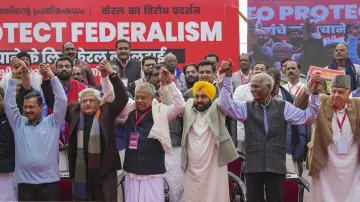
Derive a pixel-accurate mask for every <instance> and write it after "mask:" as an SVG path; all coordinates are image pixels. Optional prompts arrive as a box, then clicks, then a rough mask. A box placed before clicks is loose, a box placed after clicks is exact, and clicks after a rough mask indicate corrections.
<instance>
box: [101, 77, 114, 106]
mask: <svg viewBox="0 0 360 202" xmlns="http://www.w3.org/2000/svg"><path fill="white" fill-rule="evenodd" d="M100 83H101V86H102V90H103V93H104V96H103V97H102V98H101V101H102V102H103V103H105V102H108V103H110V102H113V101H114V99H115V93H114V87H113V85H112V84H111V82H110V79H109V77H108V76H107V77H101V78H100Z"/></svg>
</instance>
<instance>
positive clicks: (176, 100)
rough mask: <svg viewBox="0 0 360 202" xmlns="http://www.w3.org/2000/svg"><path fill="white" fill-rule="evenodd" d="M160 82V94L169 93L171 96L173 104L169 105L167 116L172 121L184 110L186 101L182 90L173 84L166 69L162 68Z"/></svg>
mask: <svg viewBox="0 0 360 202" xmlns="http://www.w3.org/2000/svg"><path fill="white" fill-rule="evenodd" d="M160 82H161V89H160V92H161V93H160V94H162V93H165V92H166V91H169V92H170V94H171V98H172V101H171V102H172V103H171V104H170V105H169V104H168V105H167V107H168V110H167V111H168V113H167V116H168V120H169V121H171V120H172V119H174V118H175V117H176V116H177V115H179V114H180V113H181V112H182V111H183V110H184V108H185V100H184V98H183V96H182V94H181V92H180V90H179V89H178V88H177V87H176V84H175V83H174V82H173V80H172V76H171V74H170V72H169V71H168V70H167V69H166V68H164V67H163V68H161V72H160ZM165 99H168V98H165ZM165 102H168V101H165Z"/></svg>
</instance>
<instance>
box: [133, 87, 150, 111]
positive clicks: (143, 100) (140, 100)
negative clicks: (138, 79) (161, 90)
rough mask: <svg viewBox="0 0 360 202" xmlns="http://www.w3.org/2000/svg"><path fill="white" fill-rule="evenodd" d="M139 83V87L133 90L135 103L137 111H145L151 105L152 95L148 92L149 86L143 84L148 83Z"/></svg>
mask: <svg viewBox="0 0 360 202" xmlns="http://www.w3.org/2000/svg"><path fill="white" fill-rule="evenodd" d="M140 85H142V86H141V88H139V89H138V90H137V91H136V92H135V105H136V109H137V110H138V111H139V112H145V111H146V110H148V109H149V108H150V107H151V104H152V100H153V99H154V96H153V95H152V94H151V93H150V87H147V86H145V85H150V84H149V83H144V84H140Z"/></svg>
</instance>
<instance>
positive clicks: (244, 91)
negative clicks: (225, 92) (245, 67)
mask: <svg viewBox="0 0 360 202" xmlns="http://www.w3.org/2000/svg"><path fill="white" fill-rule="evenodd" d="M268 69H269V67H268V66H267V65H266V64H265V63H261V62H260V63H256V64H255V66H254V69H253V75H256V74H259V73H264V72H266V70H268ZM233 99H234V101H237V102H242V101H251V100H253V99H254V97H253V96H252V93H251V88H250V83H247V84H244V85H241V86H239V87H237V88H236V89H235V92H234V95H233ZM244 138H245V130H244V124H243V123H242V122H241V121H237V141H238V143H237V149H238V151H240V152H244Z"/></svg>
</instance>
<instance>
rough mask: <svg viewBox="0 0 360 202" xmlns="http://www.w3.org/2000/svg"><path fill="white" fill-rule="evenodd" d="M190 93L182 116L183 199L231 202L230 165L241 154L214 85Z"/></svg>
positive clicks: (200, 84)
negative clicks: (190, 96)
mask: <svg viewBox="0 0 360 202" xmlns="http://www.w3.org/2000/svg"><path fill="white" fill-rule="evenodd" d="M207 62H209V61H207ZM199 66H200V65H199ZM191 90H192V93H193V98H190V99H188V100H187V102H186V104H185V109H184V112H183V118H184V124H183V136H182V144H181V148H182V154H181V168H182V170H183V171H184V199H185V201H193V202H200V201H206V202H218V201H229V200H230V199H229V184H228V176H227V173H228V168H227V164H228V163H230V162H232V161H234V160H235V159H237V158H238V154H237V152H236V148H235V146H234V144H233V142H232V139H231V137H230V134H229V132H228V130H227V128H226V125H225V119H226V115H225V114H224V113H223V112H222V111H221V110H219V107H218V99H217V98H216V88H215V86H214V85H213V84H212V83H209V82H208V81H198V82H196V83H195V84H194V86H193V88H192V89H191Z"/></svg>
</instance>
